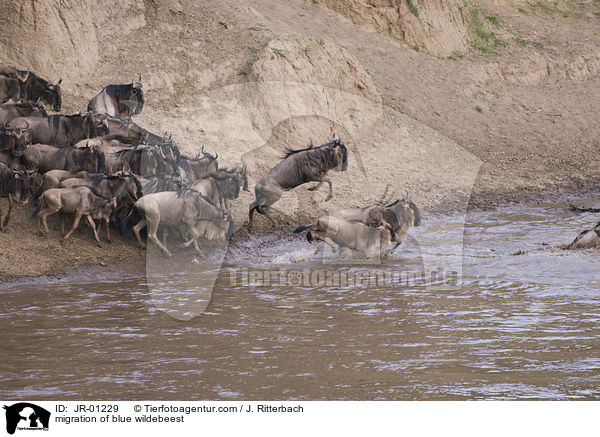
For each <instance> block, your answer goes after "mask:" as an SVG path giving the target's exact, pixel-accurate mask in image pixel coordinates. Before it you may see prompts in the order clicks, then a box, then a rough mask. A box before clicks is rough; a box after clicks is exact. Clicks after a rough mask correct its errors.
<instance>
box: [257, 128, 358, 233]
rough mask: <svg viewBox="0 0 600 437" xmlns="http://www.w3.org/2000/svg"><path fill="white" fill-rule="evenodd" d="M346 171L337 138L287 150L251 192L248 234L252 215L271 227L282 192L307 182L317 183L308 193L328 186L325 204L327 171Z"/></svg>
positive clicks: (342, 148) (344, 151)
mask: <svg viewBox="0 0 600 437" xmlns="http://www.w3.org/2000/svg"><path fill="white" fill-rule="evenodd" d="M332 169H333V170H336V171H345V170H347V169H348V150H347V149H346V146H345V145H344V143H343V142H342V140H341V138H335V136H334V139H333V140H331V141H329V142H328V143H325V144H322V145H320V146H318V147H314V146H313V145H312V144H311V145H310V146H309V147H307V148H305V149H299V150H293V149H289V148H288V149H287V151H286V153H285V155H284V157H283V159H282V161H281V162H280V163H279V164H277V165H276V166H275V167H273V168H272V169H271V171H269V173H267V174H266V175H265V176H264V177H263V178H262V179H261V180H260V181H258V183H257V184H256V187H255V188H254V192H255V193H256V200H255V201H254V202H252V204H250V211H249V213H248V219H249V222H248V230H249V231H250V230H251V229H252V221H253V215H254V211H257V212H258V213H259V214H262V215H264V216H265V217H266V218H267V219H268V220H269V222H270V223H271V224H272V225H273V226H274V225H275V220H273V218H272V217H271V216H270V214H269V210H270V209H271V205H273V204H274V203H275V202H277V201H278V200H279V199H280V198H281V196H282V195H283V193H284V192H286V191H289V190H291V189H293V188H296V187H297V186H299V185H302V184H305V183H307V182H318V184H317V185H315V186H314V187H311V188H309V190H310V191H314V190H317V189H318V188H319V187H320V186H321V185H322V184H323V182H326V183H327V184H328V185H329V194H328V195H327V198H326V199H325V200H326V201H328V200H330V199H331V198H332V196H333V186H332V183H331V180H330V179H328V178H327V177H325V176H326V174H327V172H328V171H329V170H332Z"/></svg>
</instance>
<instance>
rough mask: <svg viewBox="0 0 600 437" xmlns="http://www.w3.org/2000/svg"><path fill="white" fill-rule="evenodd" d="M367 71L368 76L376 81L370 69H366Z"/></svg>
mask: <svg viewBox="0 0 600 437" xmlns="http://www.w3.org/2000/svg"><path fill="white" fill-rule="evenodd" d="M365 71H366V72H367V74H368V75H369V76H370V77H371V80H373V81H375V78H374V77H373V75H372V74H371V72H370V71H369V69H368V68H365Z"/></svg>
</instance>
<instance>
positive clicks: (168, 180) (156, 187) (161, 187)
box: [140, 176, 188, 194]
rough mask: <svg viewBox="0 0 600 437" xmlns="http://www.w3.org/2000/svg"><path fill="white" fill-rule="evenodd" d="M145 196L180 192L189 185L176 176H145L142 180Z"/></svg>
mask: <svg viewBox="0 0 600 437" xmlns="http://www.w3.org/2000/svg"><path fill="white" fill-rule="evenodd" d="M140 183H141V184H142V191H143V193H144V194H151V193H159V192H161V191H179V190H181V189H182V188H187V187H188V186H187V184H186V183H185V182H184V181H183V180H181V178H178V177H174V176H162V177H158V176H143V177H141V178H140Z"/></svg>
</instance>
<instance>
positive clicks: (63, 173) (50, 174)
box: [34, 170, 104, 200]
mask: <svg viewBox="0 0 600 437" xmlns="http://www.w3.org/2000/svg"><path fill="white" fill-rule="evenodd" d="M103 174H104V173H91V172H87V171H79V172H72V171H69V170H50V171H47V172H46V173H44V175H43V176H42V182H41V184H40V187H39V190H38V192H37V193H36V194H35V196H34V199H35V200H37V199H38V198H39V197H40V196H41V195H42V193H43V192H44V191H45V190H49V189H50V188H58V185H59V184H60V183H61V182H62V181H64V180H65V179H71V178H81V179H84V178H85V179H91V178H92V177H93V175H103Z"/></svg>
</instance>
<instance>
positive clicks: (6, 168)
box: [0, 161, 33, 232]
mask: <svg viewBox="0 0 600 437" xmlns="http://www.w3.org/2000/svg"><path fill="white" fill-rule="evenodd" d="M32 173H33V172H26V171H23V170H17V169H15V168H12V167H11V166H10V165H9V164H8V163H6V162H1V161H0V199H1V198H6V199H8V212H7V213H6V217H5V218H4V221H3V220H2V210H1V209H0V232H6V226H7V225H8V221H9V220H10V213H11V211H12V207H13V201H14V202H17V203H22V204H24V203H27V200H28V199H29V184H30V177H31V174H32Z"/></svg>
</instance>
